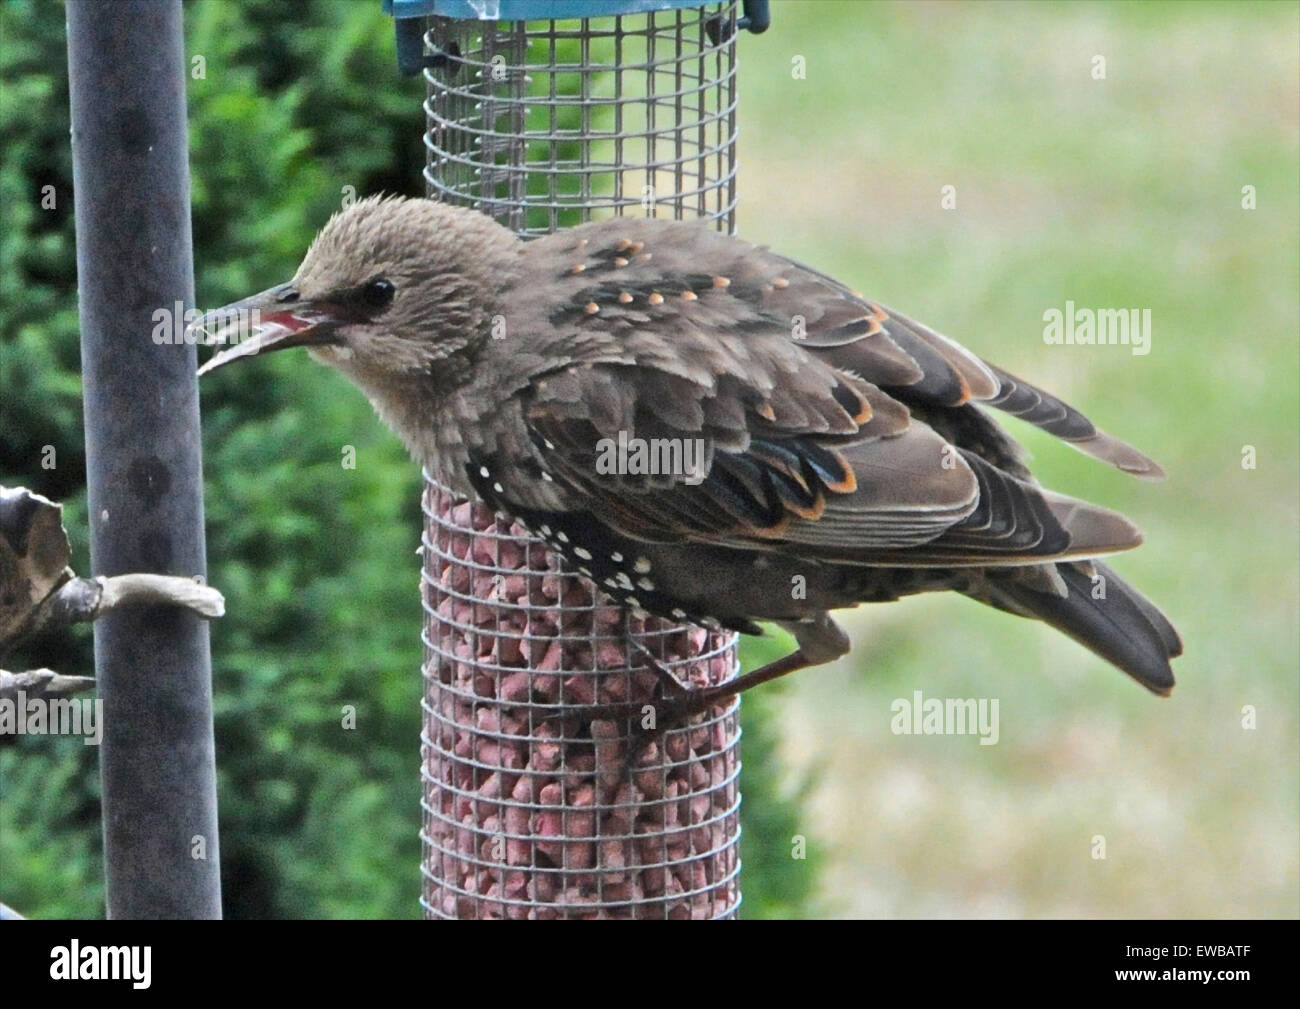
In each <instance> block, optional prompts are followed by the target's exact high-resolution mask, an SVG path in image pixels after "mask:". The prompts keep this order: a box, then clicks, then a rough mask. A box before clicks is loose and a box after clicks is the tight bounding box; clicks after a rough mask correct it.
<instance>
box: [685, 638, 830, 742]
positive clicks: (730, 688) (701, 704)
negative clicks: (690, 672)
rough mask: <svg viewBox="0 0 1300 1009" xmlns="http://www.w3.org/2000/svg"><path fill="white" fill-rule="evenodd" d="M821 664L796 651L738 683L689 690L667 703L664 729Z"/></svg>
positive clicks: (729, 681)
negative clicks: (738, 696) (777, 680)
mask: <svg viewBox="0 0 1300 1009" xmlns="http://www.w3.org/2000/svg"><path fill="white" fill-rule="evenodd" d="M819 664H820V663H817V662H814V661H813V660H811V659H809V658H808V656H806V655H805V654H804V652H803V649H802V648H796V649H795V650H794V651H793V652H791V653H790V654H789V655H785V656H782V657H781V658H779V659H775V660H774V661H772V662H769V663H768V664H767V665H765V666H760V667H759V668H758V669H755V670H752V671H751V672H748V673H745V674H744V675H743V676H737V677H736V678H735V679H734V680H727V681H726V682H725V683H716V684H714V685H713V686H711V687H694V688H692V689H690V690H688V691H686V692H685V694H684V695H683V696H681V697H678V698H675V699H674V700H671V701H666V702H665V710H664V714H663V718H662V719H661V721H662V723H663V727H664V728H672V727H673V726H675V725H679V724H680V723H681V722H682V721H684V720H685V719H687V718H690V717H692V716H693V715H699V714H702V713H703V712H705V711H708V710H709V709H710V708H712V707H714V706H715V705H717V704H719V703H721V702H722V701H725V700H728V699H729V698H732V697H735V696H736V695H737V694H740V693H743V692H744V691H746V690H748V689H749V688H750V687H757V686H758V685H759V684H760V683H767V682H769V681H771V680H775V679H778V678H779V677H782V676H786V675H787V674H789V673H796V672H798V671H799V670H800V669H807V668H808V667H809V666H815V665H819Z"/></svg>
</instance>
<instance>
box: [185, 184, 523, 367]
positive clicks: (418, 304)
mask: <svg viewBox="0 0 1300 1009" xmlns="http://www.w3.org/2000/svg"><path fill="white" fill-rule="evenodd" d="M519 245H520V243H519V240H518V239H517V238H516V237H515V236H514V235H513V234H512V233H511V232H509V231H507V230H506V229H505V228H503V227H501V226H500V225H498V224H497V223H495V222H494V221H492V220H490V219H488V218H487V217H484V216H483V215H481V214H478V213H476V212H474V211H470V210H465V209H461V208H457V207H450V206H447V205H445V204H440V203H434V202H432V201H430V200H418V199H402V198H387V199H384V198H380V197H370V198H367V199H364V200H361V201H359V202H358V203H356V204H354V205H353V206H351V207H348V208H346V209H345V210H342V211H340V212H338V213H337V214H335V215H334V216H333V217H332V218H331V219H330V220H329V222H328V223H327V224H326V225H325V227H324V228H323V229H322V230H321V232H320V234H319V235H317V236H316V240H315V241H314V242H312V244H311V248H310V249H308V251H307V255H306V256H305V257H304V259H303V261H302V264H301V265H300V266H299V267H298V271H297V273H295V274H294V276H293V278H292V279H291V280H290V281H288V282H287V283H284V284H279V285H277V286H275V287H272V288H270V289H269V290H266V291H263V292H262V293H260V294H255V295H253V296H252V297H250V298H245V299H243V300H242V301H237V302H235V303H233V304H231V305H227V306H225V307H224V308H220V309H217V310H215V311H213V312H208V313H206V314H205V315H204V317H203V319H202V320H201V321H200V322H198V323H196V324H195V328H198V329H201V330H202V332H203V334H204V337H205V338H201V339H200V342H206V343H219V344H226V345H227V346H226V347H225V349H223V350H222V351H220V352H219V353H218V354H216V355H215V356H213V357H212V358H211V359H210V360H209V361H208V362H207V363H206V364H204V365H203V367H202V368H200V369H199V374H200V375H203V374H206V373H207V372H210V371H214V370H216V369H217V368H220V367H223V366H225V365H226V364H229V363H230V362H231V361H234V360H236V359H238V358H241V357H251V356H253V355H255V354H265V353H270V352H272V351H278V350H285V349H287V348H290V347H307V348H309V349H310V350H311V353H312V356H313V357H315V358H316V359H317V360H318V361H321V362H322V363H325V364H330V365H333V366H335V367H337V368H338V369H339V370H340V371H342V372H343V373H344V374H346V375H347V376H348V377H349V378H351V379H352V380H353V381H354V382H356V383H357V384H358V385H360V386H361V387H362V388H363V390H365V391H367V392H374V391H375V386H376V385H379V386H383V385H386V384H389V383H392V382H396V381H399V380H401V379H403V378H406V377H410V376H415V377H420V376H429V375H436V374H437V372H438V371H439V370H455V368H454V364H453V362H454V360H455V358H456V356H457V355H463V354H464V352H466V351H467V350H469V349H471V348H472V347H474V346H475V345H476V344H477V343H478V341H480V340H481V339H482V338H483V337H484V336H485V335H486V333H487V331H488V330H489V329H490V326H491V319H492V315H493V312H494V307H493V306H494V301H495V296H496V294H497V292H498V291H499V290H500V289H501V288H502V286H503V285H504V284H505V283H507V282H508V281H509V280H510V279H511V271H512V270H513V269H515V263H516V260H517V250H518V247H519ZM440 362H441V363H442V368H440Z"/></svg>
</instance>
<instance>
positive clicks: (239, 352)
mask: <svg viewBox="0 0 1300 1009" xmlns="http://www.w3.org/2000/svg"><path fill="white" fill-rule="evenodd" d="M319 322H320V319H319V318H312V317H311V316H308V315H296V314H294V313H293V312H270V313H268V314H266V315H260V316H259V317H258V318H257V320H256V322H255V323H252V324H249V325H245V324H244V321H243V320H239V319H232V320H231V321H230V322H229V323H227V324H226V325H224V326H221V327H219V328H218V329H217V330H216V332H214V333H212V334H211V335H210V338H209V342H211V343H230V341H231V340H232V338H234V339H236V340H237V341H238V342H235V343H232V344H231V345H230V346H229V347H227V348H226V349H225V350H222V351H221V352H219V353H218V354H216V355H214V356H213V357H211V358H209V359H208V361H207V363H206V364H204V365H203V366H202V367H201V368H199V371H198V373H199V375H200V376H202V375H206V374H207V373H208V372H210V371H215V370H216V369H217V368H220V367H221V366H222V365H225V364H228V363H229V362H231V361H234V360H237V359H239V358H241V357H252V356H253V355H254V354H260V353H263V352H267V351H272V350H281V349H284V348H286V347H294V346H297V345H298V341H296V340H294V339H293V338H294V336H295V334H297V333H301V332H303V331H304V330H308V329H310V328H311V327H312V326H314V325H316V324H317V323H319ZM242 333H247V335H246V336H243V337H242V338H240V334H242Z"/></svg>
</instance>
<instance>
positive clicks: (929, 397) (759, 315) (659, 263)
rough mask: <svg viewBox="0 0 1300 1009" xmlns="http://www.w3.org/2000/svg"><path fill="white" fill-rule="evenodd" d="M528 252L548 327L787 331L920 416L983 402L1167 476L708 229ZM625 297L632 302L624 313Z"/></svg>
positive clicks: (1081, 422) (883, 312)
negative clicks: (544, 288)
mask: <svg viewBox="0 0 1300 1009" xmlns="http://www.w3.org/2000/svg"><path fill="white" fill-rule="evenodd" d="M528 251H529V253H530V254H533V253H536V255H535V256H534V257H533V261H534V262H536V263H537V264H538V266H539V267H540V268H542V269H544V270H546V271H548V272H551V273H553V274H554V281H553V283H552V284H551V286H550V290H551V291H552V293H553V297H554V300H553V301H552V302H550V310H551V314H550V318H549V319H548V321H549V322H550V323H552V324H554V323H556V322H560V323H563V322H564V321H566V316H567V315H571V314H573V313H583V312H585V311H587V310H588V309H590V308H591V307H592V306H593V305H594V306H595V307H596V309H597V311H596V313H595V314H602V313H607V312H609V311H610V310H611V309H613V310H615V311H617V310H618V309H620V308H623V309H628V310H631V312H630V314H632V315H636V316H643V317H644V319H645V321H644V322H642V323H641V324H642V325H645V324H646V323H651V322H653V321H654V320H655V319H656V318H657V320H658V325H659V327H660V328H666V327H664V326H663V324H664V323H665V321H668V322H669V324H672V323H676V321H677V320H678V319H679V318H681V317H683V316H687V317H692V316H693V317H694V320H695V322H696V323H698V324H699V325H700V326H709V327H712V329H711V330H710V332H711V333H712V334H713V336H714V337H715V338H718V339H721V338H728V339H742V340H743V339H744V338H745V337H747V336H749V335H752V334H756V333H759V332H766V333H768V334H769V335H770V334H771V333H773V332H775V333H780V334H784V336H785V339H786V340H787V341H794V342H797V343H798V344H799V345H800V346H801V347H803V348H804V349H805V350H806V351H807V352H808V353H810V354H811V355H813V356H815V357H817V358H818V359H820V360H822V361H824V362H825V363H827V364H830V365H832V366H833V367H835V368H838V369H842V370H845V371H848V372H850V373H851V374H854V375H857V376H860V377H861V378H864V379H866V380H867V381H868V382H871V383H873V384H875V385H877V386H879V387H880V388H882V389H884V390H885V391H886V392H888V393H890V394H891V395H893V396H895V397H896V398H898V399H900V400H902V401H903V402H905V403H907V404H908V405H909V406H914V407H917V408H918V409H920V410H921V411H923V412H928V411H929V410H933V409H939V408H959V407H962V406H967V405H974V404H984V405H987V406H991V407H995V408H997V409H998V410H1000V411H1002V412H1005V413H1009V414H1012V415H1014V416H1017V417H1019V418H1021V419H1022V420H1024V421H1026V422H1028V423H1030V424H1033V425H1035V426H1036V427H1039V428H1041V429H1043V430H1044V431H1047V432H1048V433H1050V434H1052V435H1054V436H1056V437H1058V438H1060V439H1062V440H1063V441H1066V442H1068V443H1069V444H1071V445H1073V446H1074V447H1075V448H1077V449H1079V450H1080V451H1082V452H1085V453H1087V454H1088V455H1091V456H1093V457H1094V458H1097V459H1100V460H1102V461H1104V462H1107V463H1109V464H1111V465H1113V466H1115V467H1116V468H1118V469H1120V470H1123V471H1124V472H1126V473H1131V474H1134V475H1136V476H1140V477H1145V478H1151V479H1158V478H1160V477H1163V476H1164V472H1163V470H1161V468H1160V466H1159V465H1158V464H1156V463H1155V462H1154V461H1153V460H1151V459H1150V458H1148V457H1147V456H1146V455H1144V454H1143V453H1141V452H1139V451H1138V450H1137V449H1135V448H1133V447H1132V446H1131V445H1128V444H1127V443H1125V442H1123V441H1120V440H1119V439H1118V438H1114V437H1112V436H1111V435H1109V434H1107V433H1106V432H1104V431H1102V430H1100V429H1099V428H1097V427H1096V426H1095V425H1094V424H1093V423H1092V422H1091V421H1090V420H1088V418H1087V417H1085V416H1084V415H1083V414H1082V413H1080V412H1079V411H1078V410H1076V409H1075V408H1073V407H1072V406H1070V405H1069V404H1067V403H1064V402H1062V401H1061V400H1059V399H1057V398H1056V397H1055V396H1052V395H1051V394H1050V393H1047V392H1045V391H1044V390H1042V389H1039V388H1037V387H1035V386H1033V385H1031V384H1030V383H1028V382H1025V381H1024V380H1022V379H1020V378H1017V377H1016V376H1014V375H1012V374H1010V373H1009V372H1007V371H1004V370H1003V369H1001V368H998V367H996V366H994V365H992V364H989V363H988V362H986V361H983V360H982V359H980V358H979V357H977V356H976V355H975V354H973V353H971V352H970V351H969V350H967V349H966V348H964V347H962V346H961V345H959V344H958V343H956V342H955V341H953V340H950V339H948V338H947V337H945V336H943V335H941V334H939V333H937V332H935V331H934V330H932V329H930V328H928V327H926V326H924V325H922V324H920V323H918V322H915V321H913V320H912V319H909V318H907V317H906V316H904V315H902V314H900V313H898V312H896V311H893V310H892V309H889V308H886V307H885V306H883V305H881V304H879V303H877V302H874V301H871V300H869V299H867V298H864V297H863V296H862V295H860V294H857V293H856V292H854V291H852V290H850V289H849V288H847V287H846V286H845V285H843V284H841V283H840V282H838V281H836V280H835V279H833V278H832V277H829V276H827V275H826V274H824V273H820V272H818V271H816V270H813V269H811V268H809V267H806V266H803V265H801V264H799V263H796V262H794V261H792V260H790V259H787V258H785V257H783V256H779V255H777V254H775V253H773V252H771V251H769V250H767V249H765V248H761V247H758V246H754V245H751V244H749V243H747V242H743V241H740V240H738V239H734V238H728V237H726V236H722V235H719V234H717V233H716V232H714V231H712V230H711V229H709V228H708V227H705V226H703V225H683V224H681V223H674V222H667V221H656V220H641V219H628V218H619V219H616V220H611V221H603V222H600V223H598V224H591V225H586V226H584V227H581V228H575V229H572V230H571V231H567V232H561V233H558V234H556V235H552V236H549V237H547V238H545V239H541V240H539V241H538V242H535V243H533V244H532V246H531V247H530V248H529V250H528ZM548 279H550V278H548ZM654 294H658V295H659V296H660V297H661V298H663V301H662V303H660V304H659V305H658V306H657V307H655V310H654V311H653V312H651V311H650V309H651V308H652V307H653V306H650V305H648V304H647V299H648V298H649V297H650V296H651V295H654ZM683 296H685V297H686V298H687V299H688V300H687V302H686V303H685V304H682V303H681V300H680V299H681V298H682V297H683ZM620 297H628V298H630V299H631V300H630V301H629V302H627V303H625V304H622V305H620V304H619V303H618V302H617V299H618V298H620ZM692 297H694V298H695V299H696V300H695V301H693V302H692V301H690V300H689V299H690V298H692ZM611 300H612V301H613V303H612V304H607V302H611ZM637 310H640V311H639V312H638V311H637ZM683 321H685V320H683ZM623 325H626V323H623ZM560 328H561V329H563V326H561V327H560ZM669 342H670V344H671V343H676V342H677V340H676V339H675V338H674V339H672V340H670V341H669ZM686 342H691V343H694V342H695V341H689V340H688V341H686ZM672 349H677V348H672ZM691 349H693V350H694V349H697V348H694V347H692V348H691ZM650 353H651V354H652V355H653V354H654V350H653V348H651V350H650ZM706 357H707V355H706ZM667 367H668V369H669V370H672V365H671V364H668V365H667Z"/></svg>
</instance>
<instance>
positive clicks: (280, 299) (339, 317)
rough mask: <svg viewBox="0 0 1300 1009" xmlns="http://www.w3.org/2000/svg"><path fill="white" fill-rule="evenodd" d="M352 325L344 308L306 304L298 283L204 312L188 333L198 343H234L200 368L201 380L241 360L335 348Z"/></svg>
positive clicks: (282, 285)
mask: <svg viewBox="0 0 1300 1009" xmlns="http://www.w3.org/2000/svg"><path fill="white" fill-rule="evenodd" d="M347 321H348V319H347V317H346V313H345V312H344V311H342V310H341V309H340V308H339V306H337V305H331V304H327V303H312V302H308V301H302V300H300V299H299V297H298V292H297V290H296V289H295V288H294V286H293V284H281V285H280V286H278V287H272V288H271V289H270V290H267V291H263V292H262V293H261V294H255V295H253V296H252V297H251V298H245V299H243V300H242V301H236V302H234V303H233V304H230V305H226V306H225V307H224V308H218V309H215V310H213V311H211V312H205V313H204V315H203V318H202V319H200V320H199V321H198V322H195V323H192V324H191V325H190V326H189V327H187V328H188V329H189V330H190V331H192V332H194V333H195V334H197V337H198V339H197V342H199V343H203V344H209V345H211V344H229V346H227V347H226V349H225V350H222V351H220V352H219V353H217V354H215V355H214V356H213V357H211V358H209V359H208V361H207V363H206V364H204V365H203V367H201V368H200V369H199V375H206V374H207V373H208V372H210V371H216V370H217V369H218V368H220V367H222V366H223V365H226V364H229V363H230V362H231V361H234V360H236V359H237V358H241V357H251V356H253V355H254V354H269V353H270V352H271V351H273V350H286V349H287V348H289V347H307V346H320V345H322V344H328V343H335V342H337V341H336V339H335V330H336V329H337V328H338V326H339V324H341V323H343V322H347Z"/></svg>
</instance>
